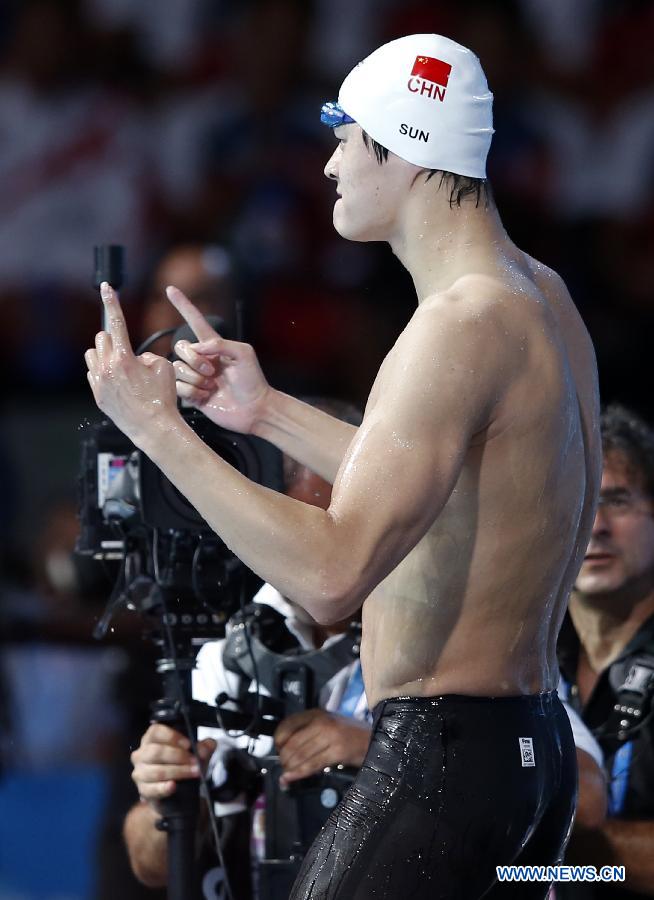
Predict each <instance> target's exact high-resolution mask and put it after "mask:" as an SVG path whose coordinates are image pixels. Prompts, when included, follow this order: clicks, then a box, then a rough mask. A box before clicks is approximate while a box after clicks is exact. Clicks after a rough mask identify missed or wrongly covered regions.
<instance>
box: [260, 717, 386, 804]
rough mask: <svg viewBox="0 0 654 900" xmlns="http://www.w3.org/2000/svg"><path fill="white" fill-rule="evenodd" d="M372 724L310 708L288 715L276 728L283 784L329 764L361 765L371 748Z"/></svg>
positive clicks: (307, 775)
mask: <svg viewBox="0 0 654 900" xmlns="http://www.w3.org/2000/svg"><path fill="white" fill-rule="evenodd" d="M369 743H370V726H369V725H368V724H366V723H365V722H358V721H356V720H355V719H350V718H347V717H346V716H339V715H336V714H335V713H329V712H325V710H324V709H308V710H306V711H305V712H301V713H295V714H294V715H292V716H288V717H287V718H286V719H284V721H283V722H281V723H280V725H279V726H278V727H277V730H276V731H275V744H276V746H277V752H278V753H279V758H280V761H281V763H282V766H283V768H284V773H283V775H282V777H281V778H280V780H279V781H280V784H281V785H282V787H285V786H287V785H288V784H290V783H291V782H292V781H298V780H299V779H300V778H308V777H309V775H315V774H317V773H318V772H322V770H323V769H324V768H325V766H336V765H339V764H342V765H344V766H356V767H357V768H359V767H360V766H361V765H362V764H363V760H364V758H365V755H366V753H367V751H368V744H369Z"/></svg>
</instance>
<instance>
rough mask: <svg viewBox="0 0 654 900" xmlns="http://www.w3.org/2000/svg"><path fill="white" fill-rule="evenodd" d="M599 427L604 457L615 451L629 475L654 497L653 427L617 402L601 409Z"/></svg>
mask: <svg viewBox="0 0 654 900" xmlns="http://www.w3.org/2000/svg"><path fill="white" fill-rule="evenodd" d="M600 429H601V433H602V451H603V453H604V458H605V459H606V457H607V456H609V455H611V454H619V455H620V456H621V457H622V458H623V459H624V461H625V463H626V466H627V471H628V472H629V473H630V475H632V477H634V478H636V479H638V481H640V482H641V484H642V486H643V488H644V490H645V492H646V493H647V494H648V496H649V497H651V498H653V499H654V430H653V429H652V428H651V427H650V425H648V423H647V422H646V421H645V420H644V419H641V417H640V416H639V415H638V414H637V413H635V412H632V410H630V409H627V408H626V407H625V406H621V405H620V404H619V403H612V404H611V405H610V406H607V407H606V409H604V410H603V412H602V415H601V418H600Z"/></svg>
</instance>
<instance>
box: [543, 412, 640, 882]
mask: <svg viewBox="0 0 654 900" xmlns="http://www.w3.org/2000/svg"><path fill="white" fill-rule="evenodd" d="M602 446H603V453H604V467H603V474H602V486H601V490H600V500H599V507H598V510H597V515H596V518H595V524H594V527H593V532H592V536H591V539H590V543H589V545H588V550H587V553H586V556H585V559H584V562H583V565H582V567H581V570H580V572H579V576H578V578H577V581H576V584H575V589H574V592H573V595H572V597H571V600H570V608H569V617H568V618H567V619H566V622H565V623H564V627H563V629H562V631H561V635H560V638H559V661H560V664H561V671H562V677H563V684H562V692H563V696H564V699H565V694H566V692H567V695H568V699H569V701H570V703H571V704H572V705H573V706H575V707H576V708H577V710H578V711H579V712H581V714H582V717H583V719H584V721H585V722H586V724H587V725H588V726H589V727H590V728H591V730H592V731H593V732H594V733H595V735H596V737H597V738H598V740H599V742H600V745H601V747H602V749H603V751H604V754H605V759H606V769H607V776H608V780H609V815H608V817H607V819H606V821H605V822H604V823H603V824H602V825H601V826H599V827H597V828H593V829H584V828H580V827H576V828H575V830H574V833H573V839H572V841H571V843H570V846H569V850H568V857H567V860H566V861H567V862H572V863H579V864H587V865H594V866H596V867H597V868H598V870H599V869H600V868H601V867H602V866H606V865H623V866H625V869H626V879H625V882H624V884H623V885H619V884H615V883H613V884H603V885H593V886H592V887H591V886H590V885H583V886H582V885H578V886H566V888H565V897H568V896H570V897H572V896H574V897H582V896H583V897H597V898H599V897H601V898H604V897H607V898H608V897H614V898H616V900H617V898H620V900H627V898H636V897H643V896H645V897H654V703H653V702H652V698H653V695H654V431H652V429H650V428H649V426H648V425H646V424H645V422H643V421H642V420H641V419H639V418H638V417H637V416H635V415H634V414H633V413H631V412H629V411H628V410H626V409H624V408H623V407H620V406H611V407H609V408H608V409H607V410H606V412H605V413H604V414H603V416H602ZM616 707H617V708H616ZM563 895H564V891H563V889H561V888H557V897H558V896H563Z"/></svg>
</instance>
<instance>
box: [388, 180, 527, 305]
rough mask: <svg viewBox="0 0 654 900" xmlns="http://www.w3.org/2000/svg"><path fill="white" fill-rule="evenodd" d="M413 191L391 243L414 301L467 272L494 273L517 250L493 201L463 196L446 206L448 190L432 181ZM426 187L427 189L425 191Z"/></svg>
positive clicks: (435, 292) (421, 298) (436, 291)
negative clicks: (408, 278) (406, 274)
mask: <svg viewBox="0 0 654 900" xmlns="http://www.w3.org/2000/svg"><path fill="white" fill-rule="evenodd" d="M421 188H422V190H420V191H415V192H413V191H412V192H411V194H410V195H409V197H408V199H407V202H406V205H405V207H404V208H403V210H402V211H401V214H400V215H399V217H398V219H399V222H398V227H397V229H396V231H395V233H394V235H393V236H392V237H391V238H390V240H389V243H390V245H391V249H392V250H393V253H394V254H395V255H396V256H397V258H398V259H399V260H400V262H401V263H402V265H403V266H404V267H405V268H406V269H407V271H408V272H409V274H410V275H411V277H412V278H413V283H414V285H415V288H416V294H417V296H418V303H421V302H422V301H423V300H425V299H426V298H427V297H430V296H433V295H434V294H437V293H441V292H442V291H446V290H447V289H448V288H450V287H451V286H452V285H453V284H454V283H455V282H456V281H458V279H459V278H461V277H462V276H464V275H470V274H489V275H492V274H497V273H498V271H499V270H500V267H501V266H502V265H504V266H506V264H507V262H508V260H509V259H511V258H514V257H515V254H516V253H517V252H518V251H517V248H516V247H515V245H514V244H513V242H512V241H511V240H510V238H509V237H508V235H507V233H506V231H505V229H504V226H503V225H502V221H501V219H500V216H499V213H498V212H497V208H496V206H495V205H494V203H492V202H490V203H489V205H488V206H485V205H484V203H483V200H482V201H481V202H480V204H479V206H475V200H474V199H471V198H466V199H464V200H462V201H461V206H456V205H454V206H452V207H450V204H449V191H448V190H447V188H446V186H445V185H443V186H442V187H440V188H437V185H436V184H433V185H432V184H431V181H430V182H429V183H428V184H426V185H421ZM426 189H428V190H426Z"/></svg>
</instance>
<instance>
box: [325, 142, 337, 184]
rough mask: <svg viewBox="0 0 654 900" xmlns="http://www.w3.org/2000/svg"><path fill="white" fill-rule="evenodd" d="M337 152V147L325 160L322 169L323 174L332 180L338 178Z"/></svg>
mask: <svg viewBox="0 0 654 900" xmlns="http://www.w3.org/2000/svg"><path fill="white" fill-rule="evenodd" d="M337 152H338V148H336V150H334V152H333V153H332V155H331V156H330V157H329V159H328V160H327V165H326V166H325V169H324V171H325V175H326V176H327V178H330V179H332V181H337V180H338V174H337V171H338V166H337V163H336V154H337Z"/></svg>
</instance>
